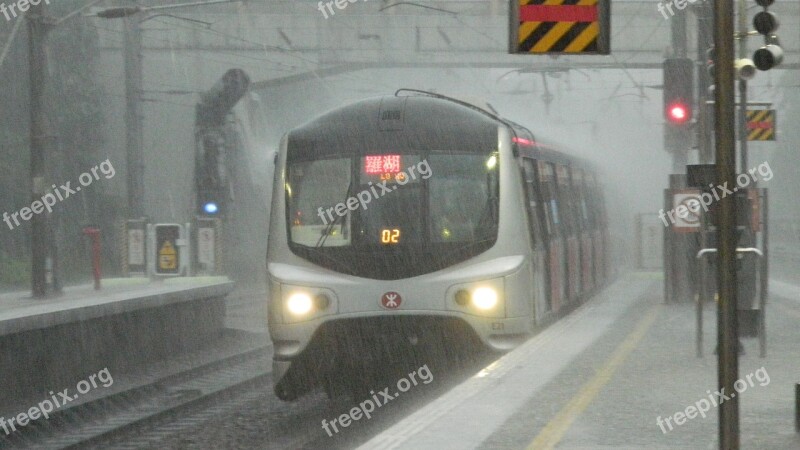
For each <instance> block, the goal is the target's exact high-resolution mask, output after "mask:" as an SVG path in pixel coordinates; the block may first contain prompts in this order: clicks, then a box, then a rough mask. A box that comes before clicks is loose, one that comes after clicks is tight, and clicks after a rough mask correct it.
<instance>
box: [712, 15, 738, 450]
mask: <svg viewBox="0 0 800 450" xmlns="http://www.w3.org/2000/svg"><path fill="white" fill-rule="evenodd" d="M714 6H715V8H714V23H715V26H714V46H715V48H716V57H717V62H716V70H715V71H714V72H715V84H716V89H715V94H714V95H715V98H716V101H715V103H714V110H715V112H716V114H715V116H716V117H715V123H714V128H715V134H716V157H717V159H716V161H717V182H718V183H720V184H722V185H724V183H726V182H727V183H728V186H734V185H735V178H736V147H735V146H736V133H735V130H736V127H735V125H736V120H735V107H736V102H735V100H736V99H735V76H734V68H733V60H734V44H733V36H734V27H733V12H734V10H733V0H717V1H716V2H715V5H714ZM717 217H718V222H719V223H718V225H719V231H718V232H719V240H718V241H719V242H718V255H719V259H718V261H719V263H718V270H719V277H718V278H719V279H718V283H719V285H718V290H719V305H718V308H719V312H718V316H717V321H718V324H717V334H718V342H719V344H718V345H719V347H718V348H719V352H718V353H719V355H718V356H719V372H718V387H719V389H724V390H725V392H729V393H734V392H735V391H734V389H733V384H734V382H735V381H736V380H737V378H738V371H739V360H738V357H739V355H738V342H739V339H738V331H739V330H738V328H737V326H738V324H737V320H736V202H735V199H734V197H733V196H726V197H724V198H722V199H721V200H720V202H719V205H718V208H717ZM719 448H720V449H724V450H739V398H738V397H733V396H731V398H730V400H725V401H723V402H721V403H720V411H719Z"/></svg>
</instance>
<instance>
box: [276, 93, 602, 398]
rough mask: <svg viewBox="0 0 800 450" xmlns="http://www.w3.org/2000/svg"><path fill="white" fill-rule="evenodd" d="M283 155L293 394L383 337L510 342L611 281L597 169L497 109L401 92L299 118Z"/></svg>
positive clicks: (279, 327)
mask: <svg viewBox="0 0 800 450" xmlns="http://www.w3.org/2000/svg"><path fill="white" fill-rule="evenodd" d="M403 92H405V93H403ZM275 163H276V168H275V180H274V186H273V199H272V210H271V219H270V233H269V242H268V251H267V272H268V283H269V294H270V297H269V302H268V305H267V315H268V322H269V331H270V335H271V338H272V340H273V343H274V357H273V376H274V380H275V392H276V394H277V396H278V397H279V398H281V399H283V400H292V399H295V398H297V397H298V396H299V395H302V394H303V393H304V392H306V391H307V390H308V389H310V388H312V387H313V386H315V385H317V384H321V383H324V382H325V380H329V379H330V378H331V377H335V376H337V375H336V374H337V372H339V371H340V370H341V369H342V368H343V367H344V366H347V365H348V364H349V363H348V361H352V360H353V359H358V358H368V355H367V353H369V352H365V349H369V348H373V347H379V346H380V347H386V346H389V347H391V346H392V345H394V344H397V343H400V342H404V343H408V342H411V343H414V344H416V343H418V342H419V341H423V342H425V341H435V342H458V343H468V344H469V345H482V346H484V347H486V348H489V349H492V350H496V351H506V350H510V349H512V348H514V347H515V346H517V345H519V344H520V343H522V342H524V341H525V340H526V339H527V338H528V337H529V336H530V335H531V334H532V333H533V332H534V331H535V330H536V328H537V326H540V325H542V324H543V323H545V322H548V321H551V320H553V319H554V318H556V317H558V316H559V314H560V313H561V312H563V311H565V310H566V309H568V308H569V307H570V306H573V305H576V304H579V303H580V302H581V301H583V300H584V299H585V298H586V297H587V296H588V295H590V294H591V293H592V292H593V291H595V290H597V289H598V288H599V287H601V286H602V285H603V284H604V283H605V282H606V278H607V273H606V268H607V266H608V261H607V255H608V236H607V225H606V223H607V222H606V215H605V210H604V206H603V196H602V193H601V190H600V186H599V182H598V180H597V177H596V175H595V173H594V171H593V170H592V169H591V167H590V166H589V165H588V164H586V163H584V162H580V161H578V160H577V159H574V158H570V157H568V156H567V155H564V154H562V153H559V152H557V151H555V150H553V149H552V148H551V147H548V146H545V145H543V144H541V143H540V142H539V141H537V140H536V139H535V137H534V136H533V135H532V133H531V132H530V131H529V130H528V129H526V128H524V127H522V126H520V125H517V124H515V123H512V122H510V121H508V120H505V119H502V118H500V117H499V116H497V115H496V114H495V113H493V112H490V111H487V110H484V109H481V108H479V107H476V106H472V105H469V104H467V103H464V102H461V101H458V100H455V99H451V98H448V97H444V96H440V95H437V94H430V93H424V92H421V91H411V90H404V91H398V92H397V93H396V94H395V95H394V96H385V97H380V98H373V99H367V100H364V101H361V102H358V103H355V104H352V105H349V106H345V107H342V108H339V109H337V110H334V111H332V112H329V113H327V114H324V115H322V116H320V117H319V118H317V119H315V120H313V121H311V122H309V123H307V124H306V125H303V126H301V127H299V128H296V129H294V130H292V131H290V132H289V133H287V134H286V135H285V136H284V138H283V140H282V142H281V147H280V150H279V152H278V154H277V155H276V160H275ZM379 364H380V363H379Z"/></svg>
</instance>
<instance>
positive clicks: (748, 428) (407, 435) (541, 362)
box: [360, 273, 800, 449]
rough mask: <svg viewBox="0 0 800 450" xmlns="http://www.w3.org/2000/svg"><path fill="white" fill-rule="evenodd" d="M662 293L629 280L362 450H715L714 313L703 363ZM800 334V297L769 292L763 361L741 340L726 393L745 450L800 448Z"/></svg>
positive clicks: (792, 288) (651, 283)
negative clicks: (799, 426) (799, 413)
mask: <svg viewBox="0 0 800 450" xmlns="http://www.w3.org/2000/svg"><path fill="white" fill-rule="evenodd" d="M662 283H663V281H662V277H661V274H660V273H631V274H627V275H625V276H622V277H621V278H620V279H618V280H617V281H616V282H615V283H613V284H612V285H611V286H609V287H608V288H606V289H605V290H604V291H603V292H601V293H600V294H599V295H598V296H596V297H595V298H594V299H592V300H591V301H589V302H587V303H586V304H585V305H583V306H581V307H580V308H578V309H577V310H575V311H574V312H573V313H572V314H570V315H568V316H566V317H564V318H562V319H561V320H560V321H558V322H556V323H555V324H553V325H552V326H550V327H548V328H546V329H545V330H543V331H542V332H541V333H539V334H538V335H536V336H534V337H533V338H531V339H530V340H529V341H527V342H526V343H525V344H523V345H522V346H520V347H519V348H517V349H515V350H514V351H512V352H510V353H508V354H506V355H504V356H503V357H501V358H500V359H498V360H497V361H495V362H494V363H492V364H491V365H489V366H488V367H486V368H484V369H483V370H481V371H480V372H479V373H478V374H476V375H474V376H473V377H471V378H469V379H468V380H467V381H466V382H464V383H462V384H460V385H458V386H457V387H455V388H453V389H451V390H450V391H448V392H447V393H446V394H444V395H442V396H441V397H440V398H438V399H436V400H434V401H432V402H430V403H428V404H427V405H425V406H424V407H422V408H420V409H419V410H418V411H416V412H415V413H413V414H412V415H409V416H407V417H405V418H404V419H403V420H401V421H399V422H398V423H397V424H395V425H394V426H392V427H391V428H389V429H387V430H385V431H384V432H382V433H381V434H379V435H377V436H375V437H374V438H373V439H371V440H370V441H368V442H366V443H365V444H364V445H363V446H362V447H360V448H362V449H395V448H401V449H473V448H475V449H520V448H527V449H549V448H559V449H603V448H608V449H611V448H613V449H645V448H646V449H716V448H719V441H718V420H719V408H718V407H716V406H714V405H713V404H709V403H711V402H709V399H710V398H712V396H713V403H714V404H716V402H717V401H718V398H719V397H718V396H716V395H713V393H714V392H716V391H717V388H716V386H717V357H716V356H715V355H714V351H715V347H716V329H717V327H716V304H714V303H710V304H707V305H705V310H704V326H703V328H704V330H705V333H704V355H705V356H703V357H697V356H696V352H695V350H696V349H695V344H696V341H695V336H696V329H695V306H694V304H664V303H663V286H662ZM798 323H800V287H798V286H796V285H794V284H791V283H787V282H780V281H775V282H771V283H770V296H769V300H768V304H767V309H766V329H767V355H766V357H764V358H761V357H759V351H758V340H757V339H756V338H743V339H742V343H743V345H744V348H745V354H744V355H741V356H740V357H739V379H741V380H743V382H747V383H749V384H747V386H746V388H744V389H742V391H741V393H738V392H737V393H726V395H727V394H738V395H739V400H740V401H739V415H740V430H741V434H740V436H741V448H752V449H790V448H800V433H796V432H795V424H794V414H795V409H794V408H795V404H794V403H795V393H794V389H795V383H800V353H798V351H797V343H798V342H800V327H798V326H797V324H798ZM748 376H749V378H748ZM740 386H741V385H740ZM706 404H709V406H708V409H707V411H704V412H703V415H700V414H699V408H703V409H705V408H706ZM689 407H691V408H689ZM677 413H680V414H677ZM687 415H691V418H688V417H687ZM703 416H704V417H703ZM667 418H669V419H670V421H669V423H667V420H666V419H667Z"/></svg>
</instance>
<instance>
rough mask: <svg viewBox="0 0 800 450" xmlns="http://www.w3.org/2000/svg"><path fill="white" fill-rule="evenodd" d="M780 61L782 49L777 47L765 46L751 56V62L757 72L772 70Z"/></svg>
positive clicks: (781, 59)
mask: <svg viewBox="0 0 800 450" xmlns="http://www.w3.org/2000/svg"><path fill="white" fill-rule="evenodd" d="M781 61H783V49H781V48H780V47H778V46H777V45H773V44H769V45H765V46H763V47H761V48H760V49H758V50H756V52H755V53H754V54H753V62H754V63H755V66H756V67H757V68H758V70H769V69H772V68H773V67H775V66H777V65H778V64H780V63H781Z"/></svg>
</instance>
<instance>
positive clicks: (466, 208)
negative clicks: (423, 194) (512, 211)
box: [428, 154, 497, 242]
mask: <svg viewBox="0 0 800 450" xmlns="http://www.w3.org/2000/svg"><path fill="white" fill-rule="evenodd" d="M428 160H429V161H430V165H431V171H432V172H433V173H434V174H435V176H433V177H431V179H430V180H428V185H429V196H430V197H429V198H430V217H429V223H430V232H431V233H430V237H431V241H432V242H473V241H476V240H477V241H480V240H486V239H491V237H492V236H493V235H494V234H495V233H496V224H497V220H496V217H497V216H496V211H495V210H496V209H497V192H496V189H495V188H494V187H495V186H496V185H497V159H496V156H493V155H492V156H489V157H488V158H487V157H486V156H484V155H449V154H448V155H436V154H432V155H430V156H429V158H428ZM476 180H487V181H486V182H476ZM490 187H492V189H491V190H490Z"/></svg>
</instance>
